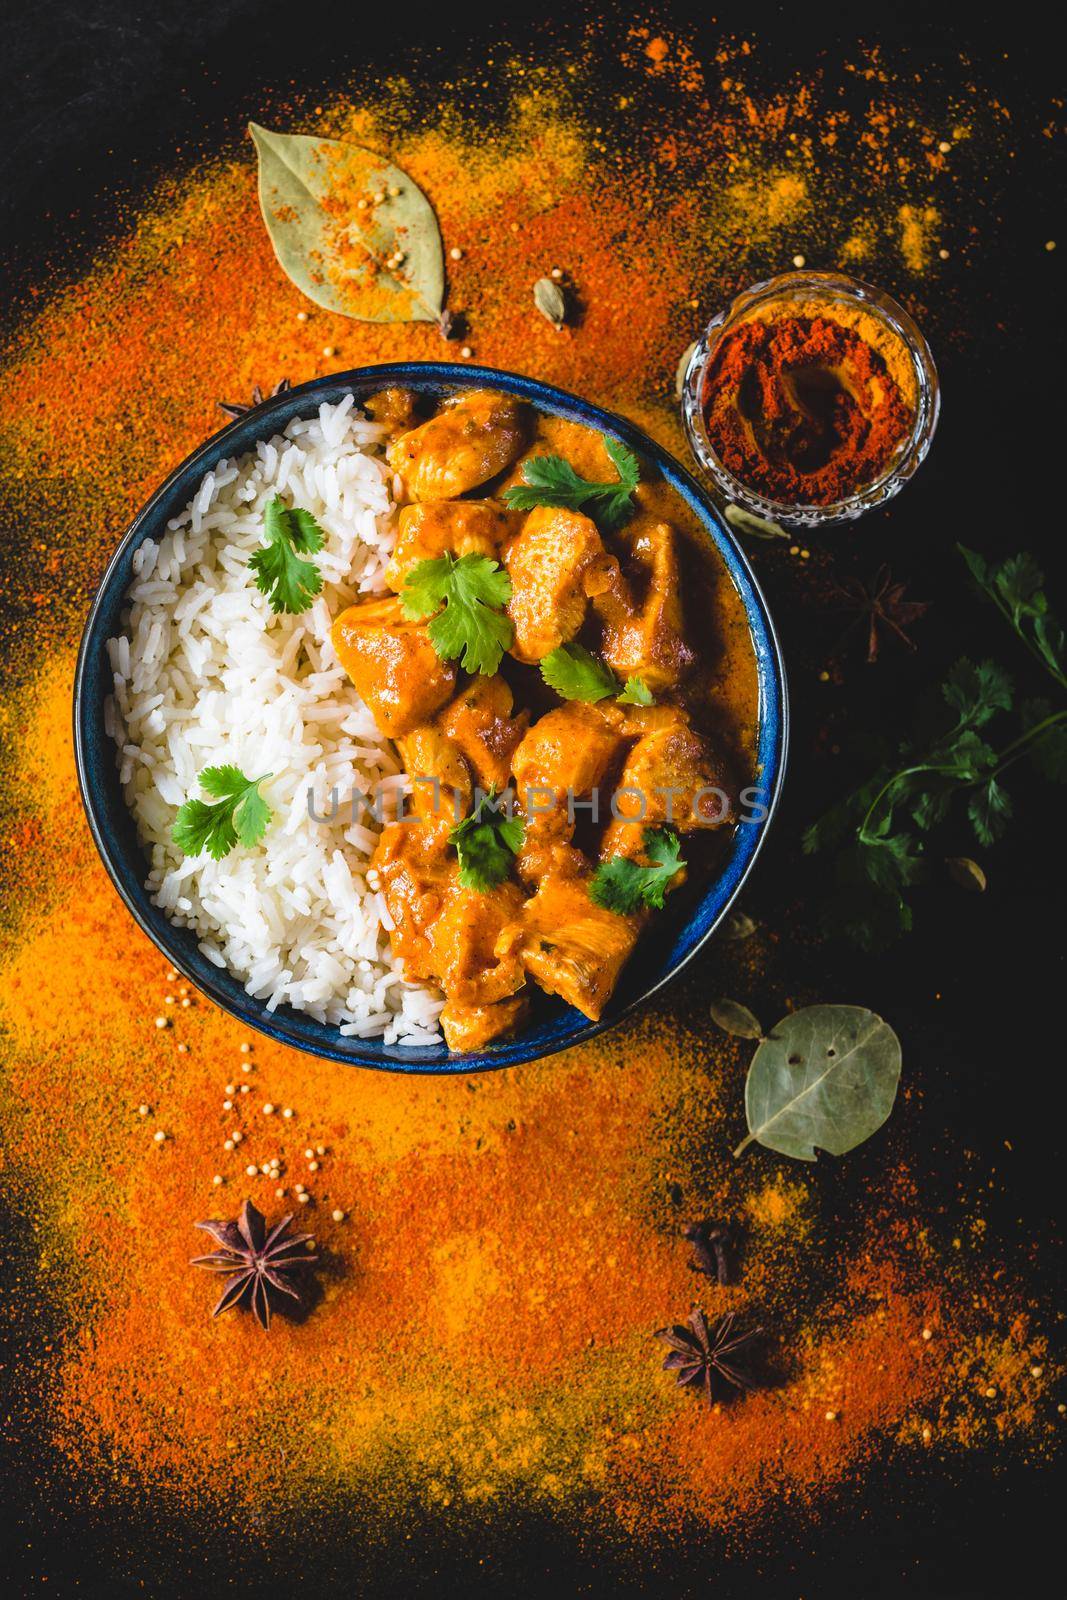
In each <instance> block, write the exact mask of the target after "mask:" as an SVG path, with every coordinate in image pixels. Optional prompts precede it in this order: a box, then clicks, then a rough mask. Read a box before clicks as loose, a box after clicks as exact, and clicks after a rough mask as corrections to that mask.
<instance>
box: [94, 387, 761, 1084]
mask: <svg viewBox="0 0 1067 1600" xmlns="http://www.w3.org/2000/svg"><path fill="white" fill-rule="evenodd" d="M386 384H398V385H403V386H404V387H405V388H409V389H414V390H417V391H418V392H419V393H422V394H428V395H431V396H434V397H437V396H439V395H443V394H447V393H455V392H456V391H458V390H461V389H473V388H479V387H486V386H489V387H495V388H499V389H504V390H506V391H507V392H508V393H510V394H515V395H519V396H521V398H522V399H523V400H526V401H528V402H529V403H530V405H531V406H533V407H535V408H536V409H537V410H539V411H542V412H546V413H548V414H549V415H551V416H559V417H565V418H567V419H568V420H570V421H573V422H579V423H584V424H585V425H586V427H589V428H596V429H598V430H599V431H600V432H601V433H607V434H611V435H613V436H614V437H615V438H617V439H621V440H623V442H624V443H626V444H628V445H631V446H632V447H633V448H634V449H636V450H638V451H639V452H640V453H641V455H643V456H644V457H645V459H646V460H648V461H650V462H651V463H652V464H653V465H654V466H655V467H657V468H658V469H659V471H660V472H661V473H662V475H663V477H664V478H665V479H666V481H667V482H668V483H669V484H670V485H671V486H672V488H674V489H675V490H676V491H677V493H678V494H680V495H681V496H682V498H683V499H684V500H686V501H687V502H688V504H689V505H690V506H691V507H692V509H693V511H694V512H695V513H696V516H697V517H698V518H699V520H700V522H701V523H702V524H703V526H704V527H705V528H706V529H707V533H708V538H709V539H711V540H713V541H714V543H715V545H716V546H717V547H718V551H719V554H720V556H721V558H722V561H723V565H724V567H725V570H726V572H727V574H728V576H729V579H730V581H731V582H732V583H733V584H734V585H735V586H736V588H737V590H738V593H739V594H740V596H741V598H742V600H743V602H744V607H745V611H746V613H747V616H748V623H749V627H750V629H751V633H752V644H753V648H754V650H755V656H756V669H757V672H758V674H759V738H758V750H757V762H758V785H759V788H760V790H761V797H762V799H763V801H764V803H765V805H766V807H767V816H766V819H765V820H764V821H763V823H762V824H760V825H758V826H757V825H755V824H751V823H750V824H742V825H739V826H738V827H737V829H736V831H735V834H734V836H733V839H732V841H731V843H730V848H729V850H728V852H727V853H726V855H725V858H724V859H723V861H722V865H721V870H720V872H719V875H718V877H716V878H715V879H714V880H713V881H712V882H711V883H710V884H709V885H708V887H707V888H706V890H705V891H704V892H703V894H702V895H701V896H700V897H699V898H698V899H696V900H695V902H694V901H693V900H692V899H691V898H690V897H689V896H688V895H686V896H685V899H686V902H687V903H686V906H685V909H684V913H679V912H672V909H671V908H670V906H669V907H668V910H667V911H665V912H664V913H663V914H662V915H661V916H660V917H659V918H657V920H656V923H655V924H654V926H653V927H652V928H651V929H650V930H649V931H648V932H647V933H646V934H645V935H644V937H643V939H642V941H641V943H640V945H639V946H638V949H637V951H636V953H635V955H634V957H633V959H632V960H631V962H630V963H629V965H628V966H627V967H626V968H625V969H624V971H623V975H622V978H621V981H620V983H619V987H618V989H617V991H616V993H615V996H614V998H613V999H612V1002H611V1004H610V1006H609V1007H608V1009H607V1011H606V1012H605V1014H604V1016H603V1017H602V1018H601V1020H600V1021H599V1022H590V1021H589V1020H588V1018H587V1017H583V1016H582V1015H581V1013H580V1012H578V1011H575V1010H573V1009H572V1008H571V1007H570V1006H566V1005H564V1004H563V1003H562V1002H560V1001H556V1000H546V1001H545V1002H544V1003H543V1004H541V1005H538V1006H537V1007H535V1011H534V1015H533V1017H532V1019H531V1022H530V1024H529V1026H528V1027H526V1028H525V1029H524V1030H523V1031H522V1032H521V1033H520V1034H518V1035H517V1036H516V1037H514V1038H512V1039H508V1040H507V1041H505V1042H504V1043H502V1044H500V1045H496V1046H494V1047H492V1048H491V1049H487V1050H482V1051H477V1052H472V1053H471V1054H468V1055H462V1054H456V1053H454V1052H452V1051H450V1050H448V1049H447V1048H446V1047H445V1046H444V1045H443V1044H441V1045H434V1046H432V1047H420V1048H404V1047H402V1046H399V1045H385V1044H382V1043H381V1042H380V1041H377V1040H367V1039H346V1038H342V1037H341V1035H340V1034H339V1033H338V1032H337V1030H336V1028H332V1027H329V1026H327V1025H325V1024H323V1023H320V1022H316V1021H315V1020H314V1018H312V1017H309V1016H306V1015H304V1013H302V1012H299V1011H295V1010H293V1009H291V1008H290V1007H288V1006H284V1005H283V1006H279V1007H278V1009H277V1010H276V1011H274V1012H268V1011H267V1010H266V1008H265V1006H264V1004H263V1002H261V1001H259V1000H253V999H252V998H251V996H250V995H248V994H247V993H246V992H245V990H244V988H243V986H242V984H241V983H240V982H239V980H238V979H237V978H235V977H232V976H231V975H230V974H229V973H228V972H222V971H220V970H219V968H218V967H215V966H213V965H212V963H211V962H209V961H207V960H206V959H205V958H204V956H202V955H201V953H200V951H199V950H198V949H197V944H196V938H195V935H194V934H193V933H192V932H191V931H189V930H188V929H183V928H176V927H174V926H172V924H171V923H170V922H168V920H167V918H166V917H165V916H164V914H163V912H162V911H160V910H159V908H158V907H156V906H154V905H153V904H152V903H151V901H150V900H149V897H148V894H147V892H146V891H145V888H144V878H145V875H146V864H145V857H144V852H143V850H142V848H141V845H140V844H139V842H138V839H137V834H136V831H135V828H134V823H133V818H132V816H131V814H130V812H129V810H128V809H127V806H126V802H125V800H124V798H123V795H122V790H121V789H120V787H119V780H118V769H117V765H116V760H115V749H114V744H113V741H112V740H111V739H110V738H109V737H108V735H107V734H106V733H105V731H104V700H105V697H106V696H107V694H108V693H109V692H110V689H111V673H110V668H109V665H108V659H107V652H106V650H105V641H106V640H107V639H108V638H110V637H111V636H112V635H113V634H115V633H116V632H117V631H118V628H119V615H120V612H121V610H122V606H123V600H124V597H125V595H126V591H127V590H128V588H129V586H130V584H131V581H132V577H133V565H132V563H133V553H134V551H135V550H136V549H137V547H138V546H139V545H140V544H141V542H142V541H143V540H144V539H146V538H153V539H159V538H160V537H161V536H162V534H163V531H164V528H165V526H166V523H167V520H168V518H170V517H173V516H176V515H177V513H178V512H179V511H181V510H182V508H183V507H184V506H185V505H187V504H188V502H189V500H190V499H191V498H192V495H193V491H194V489H195V488H196V486H197V484H198V483H199V482H200V480H201V479H202V478H203V476H204V474H205V473H206V472H207V471H208V470H209V469H210V468H211V467H213V466H214V465H215V463H216V462H217V461H218V460H219V459H220V457H222V456H235V455H241V454H243V453H244V452H246V451H249V450H251V449H253V448H254V447H255V444H256V442H257V440H260V439H267V438H270V437H271V435H272V434H275V433H279V432H281V430H282V429H283V428H284V427H285V426H286V424H287V423H288V422H289V421H290V420H291V419H292V418H293V417H295V416H309V415H311V414H312V413H313V412H314V411H315V410H316V409H317V408H318V406H319V405H320V404H321V403H322V402H323V401H324V400H325V401H330V402H335V401H338V400H341V399H342V398H343V397H344V396H345V395H346V394H349V393H354V394H355V396H356V399H357V400H361V399H363V398H365V397H366V396H368V395H370V394H372V393H374V391H375V390H376V389H381V388H382V387H383V386H385V385H386ZM787 726H788V704H787V700H786V686H785V672H784V669H783V666H782V659H781V652H780V650H779V645H778V639H777V636H776V634H775V630H774V624H773V623H772V621H771V619H770V616H769V614H768V611H767V606H766V602H765V601H764V598H763V595H762V594H761V593H760V589H759V585H758V584H757V583H756V580H755V578H754V577H753V575H752V570H751V568H750V567H749V564H748V561H747V560H746V558H745V556H744V554H743V553H742V551H741V549H740V547H739V545H738V543H737V541H736V540H735V538H734V537H733V535H732V533H731V532H730V530H729V528H728V527H727V525H726V524H725V522H724V521H723V520H722V518H721V517H720V516H719V513H718V512H717V511H716V510H715V508H714V506H713V505H712V503H711V501H710V500H709V499H708V497H707V496H706V495H705V494H704V492H703V490H701V489H700V488H699V487H698V485H697V484H696V483H695V482H694V480H693V479H692V478H691V477H690V476H689V474H688V473H687V472H684V471H683V470H682V469H681V467H679V466H678V464H677V463H676V462H675V461H674V460H673V459H672V458H671V457H670V456H669V455H668V454H667V452H666V451H665V450H663V449H662V448H661V447H660V446H659V445H658V444H655V443H654V442H653V441H652V440H651V439H649V438H648V437H647V435H646V434H644V433H642V432H641V430H640V429H639V428H635V427H634V426H633V425H632V424H631V423H629V422H624V421H623V420H622V419H621V418H619V417H614V416H612V415H611V414H610V413H609V412H607V411H601V410H600V409H599V407H597V406H593V405H589V404H587V402H586V401H584V400H578V399H576V398H575V397H574V395H570V394H566V393H565V392H564V391H563V390H561V389H553V388H551V387H549V385H547V384H544V383H538V382H537V381H536V380H534V379H533V378H522V377H518V376H516V375H514V374H512V373H507V372H494V371H491V370H489V369H488V368H484V367H483V368H478V367H470V366H455V365H453V364H452V363H449V362H412V363H397V364H394V365H389V366H379V367H362V368H359V369H357V370H356V371H354V372H340V373H337V374H335V375H334V376H332V377H329V378H318V379H316V380H315V381H314V382H312V383H305V384H303V385H302V386H301V387H300V388H298V389H291V390H290V391H288V392H287V393H286V394H282V395H278V396H277V397H275V398H274V399H270V400H265V401H264V402H263V403H262V405H259V406H256V407H254V408H253V409H252V410H250V411H249V412H247V413H246V414H245V415H243V416H242V417H240V418H239V419H238V421H236V422H234V423H232V424H231V425H230V426H229V427H227V428H224V429H223V430H222V431H221V432H220V433H217V434H215V435H214V436H213V437H212V438H211V439H209V440H208V441H207V443H206V444H203V445H201V447H200V449H199V450H197V451H196V452H195V453H194V454H193V455H191V456H190V457H189V458H188V460H187V461H185V462H183V463H182V465H181V466H180V467H178V468H177V470H176V471H175V472H172V473H171V475H170V477H169V478H168V479H167V481H166V482H165V483H164V484H163V485H162V486H161V487H160V488H159V489H158V490H157V491H156V493H155V494H154V495H153V496H152V498H151V500H149V502H148V504H147V505H146V506H145V507H144V509H143V510H142V511H141V513H140V515H139V516H137V517H136V518H135V520H134V522H133V524H132V526H131V527H130V529H129V530H128V532H127V533H126V536H125V537H124V539H123V540H122V543H121V544H120V545H119V547H118V549H117V550H116V551H115V554H114V556H113V557H112V559H111V562H110V564H109V566H108V569H107V571H106V573H105V574H104V579H103V582H102V583H101V585H100V588H99V591H98V592H97V595H96V598H95V600H94V602H93V606H92V610H91V611H90V613H89V618H88V621H87V622H86V625H85V633H84V636H83V638H82V644H81V652H80V654H79V658H78V670H77V677H76V681H75V688H74V738H75V754H76V759H77V764H78V779H79V783H80V785H81V792H82V799H83V801H84V803H85V809H86V811H87V813H88V816H89V826H90V828H91V829H92V834H93V838H94V839H95V841H96V845H97V849H98V850H99V851H100V854H101V856H102V858H103V861H104V865H105V866H106V867H107V870H108V872H109V873H110V875H111V879H112V881H113V883H114V884H115V887H116V888H117V890H118V892H119V894H120V895H121V896H122V898H123V900H124V901H125V902H126V905H127V907H128V908H129V910H130V912H131V913H132V915H133V917H134V918H135V920H136V921H137V922H138V923H139V924H140V926H141V927H142V928H143V929H144V931H145V933H147V934H148V936H149V938H150V939H151V940H152V941H153V943H154V944H156V945H158V947H159V949H160V950H162V952H163V954H164V955H165V956H167V957H168V958H169V960H170V961H171V962H172V963H173V965H174V966H175V967H176V968H177V969H178V971H179V972H181V973H182V974H183V975H184V976H185V977H186V978H187V979H188V980H189V981H190V982H191V983H194V984H195V985H196V987H197V988H198V989H200V990H201V991H202V992H203V993H204V994H206V995H209V996H210V997H211V999H212V1000H214V1001H216V1002H217V1004H219V1005H220V1006H222V1007H223V1009H224V1010H226V1011H228V1012H230V1013H231V1014H232V1015H233V1016H235V1017H238V1018H239V1019H240V1020H241V1021H242V1022H245V1023H247V1024H248V1026H249V1027H251V1028H257V1029H258V1030H259V1031H260V1032H261V1033H265V1034H267V1035H269V1037H270V1038H272V1039H277V1040H280V1041H281V1042H282V1043H284V1044H289V1045H293V1046H294V1047H295V1048H296V1049H298V1050H306V1051H308V1052H309V1053H310V1054H312V1055H317V1056H324V1057H327V1058H328V1059H329V1060H331V1061H342V1062H358V1063H360V1064H361V1065H363V1066H369V1067H380V1068H384V1069H386V1070H388V1071H394V1072H473V1071H478V1070H482V1069H486V1068H490V1067H505V1066H514V1065H516V1064H517V1063H519V1062H523V1061H532V1060H536V1059H537V1058H538V1057H540V1056H548V1055H553V1054H554V1053H555V1052H556V1051H558V1050H564V1049H566V1048H567V1047H568V1046H569V1045H573V1044H578V1043H580V1042H581V1041H582V1040H583V1039H590V1038H592V1037H593V1035H594V1034H597V1033H601V1032H603V1030H604V1029H605V1028H608V1027H611V1026H612V1025H613V1024H614V1023H616V1022H618V1021H619V1020H620V1019H621V1018H622V1017H625V1016H626V1015H627V1014H628V1013H629V1012H631V1011H633V1010H634V1008H635V1007H636V1006H639V1005H640V1004H641V1003H642V1002H643V1001H645V1000H647V999H648V998H649V997H650V996H651V995H653V994H656V993H657V992H658V991H659V990H660V989H662V988H663V986H664V984H666V983H668V982H669V981H670V979H671V978H673V977H674V975H675V973H677V972H678V971H680V969H681V968H682V967H684V966H685V964H686V962H687V961H689V960H691V959H692V957H693V956H694V955H695V954H696V952H697V951H698V950H699V949H700V947H701V945H703V944H704V943H705V941H706V940H707V939H708V938H710V936H711V934H712V933H713V932H714V931H715V929H716V927H717V926H718V924H719V923H720V922H721V920H722V918H723V917H724V916H725V914H726V912H727V910H728V909H729V907H730V905H731V903H732V902H733V901H734V900H735V899H736V897H737V895H738V893H739V892H740V889H741V886H742V884H743V883H744V881H745V879H746V877H747V876H748V874H749V872H750V870H751V868H752V864H753V862H754V861H755V859H756V856H757V855H758V854H759V851H760V847H761V845H762V843H763V839H764V837H765V835H766V830H767V827H768V825H769V823H770V820H771V817H772V816H773V813H774V810H775V807H776V805H777V802H778V795H779V791H780V789H781V785H782V778H783V774H784V770H785V758H786V743H787ZM676 898H677V900H679V901H681V900H682V898H683V896H682V895H679V896H677V897H676Z"/></svg>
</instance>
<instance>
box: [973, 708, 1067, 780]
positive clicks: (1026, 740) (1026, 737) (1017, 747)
mask: <svg viewBox="0 0 1067 1600" xmlns="http://www.w3.org/2000/svg"><path fill="white" fill-rule="evenodd" d="M1065 718H1067V711H1053V712H1052V713H1051V714H1050V715H1049V716H1047V717H1043V718H1042V720H1041V721H1040V722H1035V723H1034V725H1033V727H1032V728H1027V730H1026V732H1025V733H1021V734H1020V735H1019V737H1018V738H1017V739H1013V740H1012V742H1011V744H1009V745H1005V747H1004V749H1003V750H1002V751H1001V752H1000V755H999V756H998V757H997V764H996V766H995V767H994V768H993V770H992V771H991V772H983V773H981V774H980V775H979V776H978V777H977V778H972V779H971V783H970V785H968V787H970V786H972V785H973V784H976V783H988V782H989V781H990V779H992V778H997V777H999V776H1000V774H1001V773H1002V772H1003V771H1004V768H1005V767H1010V766H1011V765H1012V764H1013V763H1014V762H1016V761H1018V760H1019V759H1020V757H1022V756H1024V755H1025V754H1026V747H1027V746H1028V745H1030V744H1032V743H1033V742H1034V740H1035V739H1040V738H1041V737H1042V736H1043V735H1044V734H1046V733H1048V732H1049V730H1050V729H1052V728H1055V727H1056V726H1057V725H1058V724H1059V723H1061V722H1063V720H1064V719H1065Z"/></svg>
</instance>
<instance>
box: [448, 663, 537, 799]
mask: <svg viewBox="0 0 1067 1600" xmlns="http://www.w3.org/2000/svg"><path fill="white" fill-rule="evenodd" d="M514 704H515V700H514V696H513V695H512V692H511V690H510V689H509V687H508V685H507V684H506V683H505V681H504V679H503V678H501V677H500V676H499V674H497V675H495V676H493V677H491V678H481V677H479V678H474V679H472V681H471V682H470V683H469V684H468V685H467V687H466V688H465V689H464V690H463V691H462V693H460V694H459V695H458V696H457V698H456V699H455V700H453V701H452V704H451V705H448V706H446V707H445V709H444V710H443V711H442V712H441V715H440V716H439V717H438V719H437V721H438V726H439V727H440V729H441V731H442V732H443V733H444V734H445V735H446V737H447V738H449V739H450V740H451V741H452V743H453V744H454V745H456V746H458V748H459V749H460V750H462V752H463V755H464V756H465V758H466V760H467V762H468V763H469V765H470V768H471V771H472V772H473V773H474V778H475V782H476V783H477V784H479V786H480V787H481V788H483V789H486V790H488V789H496V791H497V793H498V794H499V793H500V792H501V791H502V790H504V789H506V788H507V786H508V779H509V777H510V775H511V758H512V755H513V753H514V751H515V748H516V746H517V745H518V743H519V741H520V740H521V739H522V737H523V735H524V734H525V732H526V730H527V728H528V727H529V724H530V713H529V712H528V711H523V712H521V713H520V714H519V716H517V717H513V716H512V714H511V713H512V709H513V707H514Z"/></svg>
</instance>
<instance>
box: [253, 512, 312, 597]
mask: <svg viewBox="0 0 1067 1600" xmlns="http://www.w3.org/2000/svg"><path fill="white" fill-rule="evenodd" d="M263 531H264V533H265V534H266V536H267V544H266V548H265V549H263V550H257V551H256V552H255V554H254V555H252V556H251V557H250V558H249V562H248V565H249V566H250V567H251V568H252V571H253V572H254V573H255V575H256V588H257V589H258V590H259V591H260V593H261V594H265V595H266V596H267V599H268V600H269V601H270V608H271V610H272V611H273V612H275V613H279V612H283V611H284V612H291V613H297V612H300V611H306V610H307V608H308V606H309V605H310V604H311V602H312V601H313V600H314V598H315V596H316V595H317V594H318V593H319V591H320V589H321V588H322V573H321V572H320V571H319V569H318V567H317V566H316V565H315V563H314V561H305V560H304V559H303V557H304V556H306V555H314V554H315V552H316V551H317V550H321V549H322V547H323V545H324V543H325V535H324V534H323V531H322V529H321V528H320V527H319V525H318V523H317V522H316V521H315V518H314V517H313V516H312V515H311V512H310V511H305V510H303V508H302V507H300V506H287V505H286V504H285V502H284V501H283V500H282V497H281V495H279V494H276V495H275V496H274V498H273V499H272V500H268V501H267V506H266V511H265V513H264V519H263Z"/></svg>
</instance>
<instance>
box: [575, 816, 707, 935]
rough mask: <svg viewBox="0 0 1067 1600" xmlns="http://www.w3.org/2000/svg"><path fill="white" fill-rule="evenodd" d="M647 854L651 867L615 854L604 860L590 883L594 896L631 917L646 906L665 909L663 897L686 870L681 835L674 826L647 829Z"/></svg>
mask: <svg viewBox="0 0 1067 1600" xmlns="http://www.w3.org/2000/svg"><path fill="white" fill-rule="evenodd" d="M645 854H646V855H647V856H648V858H649V860H650V861H651V862H652V865H651V866H648V867H642V866H639V865H638V863H637V862H636V861H631V860H630V859H629V858H628V857H627V856H612V858H611V860H610V861H603V862H601V864H600V866H599V867H597V869H596V872H595V874H594V876H593V881H592V882H591V883H590V885H589V894H590V897H591V898H592V899H593V900H595V901H596V903H597V905H598V906H603V907H604V908H605V910H607V911H617V912H619V913H620V914H621V915H622V916H631V915H632V914H633V913H634V912H635V911H641V910H643V909H644V908H645V907H646V906H651V907H653V908H654V909H655V910H657V911H660V910H662V909H663V896H664V895H665V894H666V892H667V889H668V887H669V885H670V884H671V883H672V882H673V880H674V879H675V878H676V877H677V875H678V873H679V872H681V871H682V869H683V868H684V866H685V862H684V861H683V860H682V853H681V846H680V844H679V841H678V835H677V834H676V833H675V831H674V829H673V828H646V829H645Z"/></svg>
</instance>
